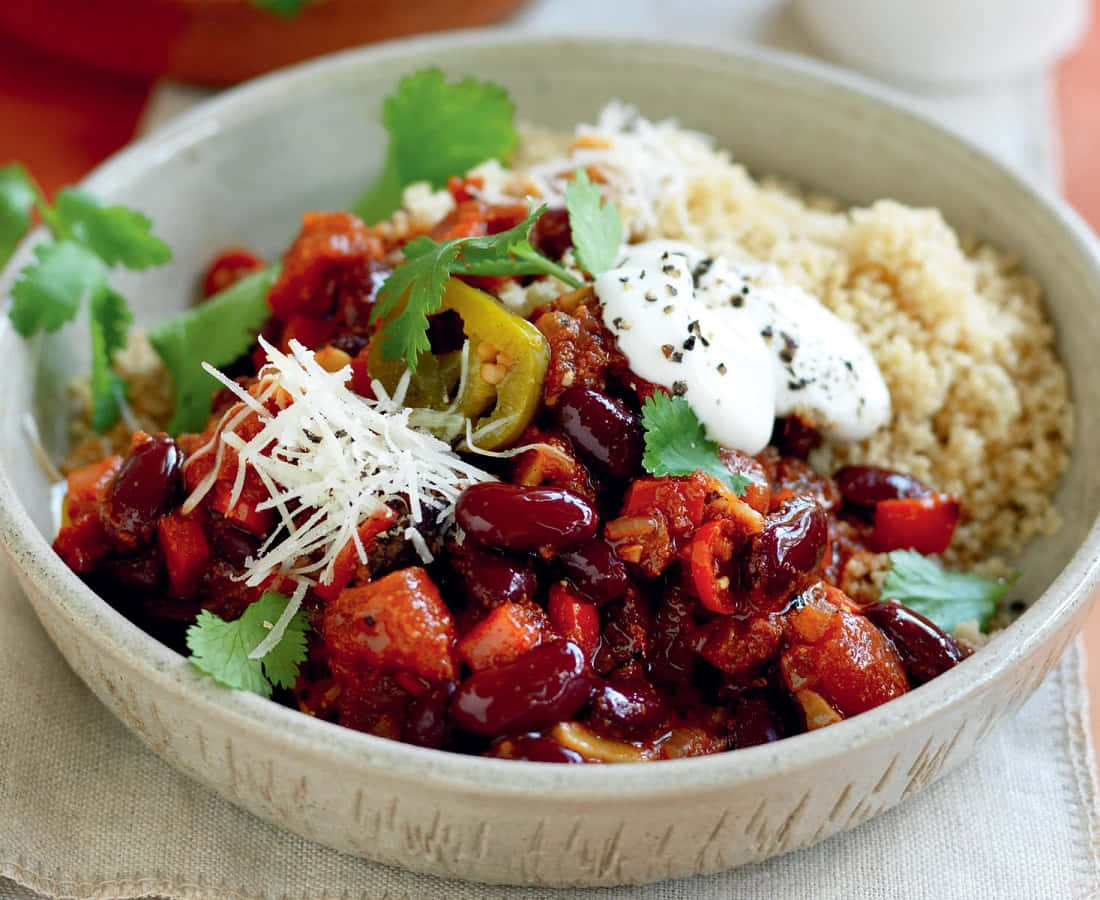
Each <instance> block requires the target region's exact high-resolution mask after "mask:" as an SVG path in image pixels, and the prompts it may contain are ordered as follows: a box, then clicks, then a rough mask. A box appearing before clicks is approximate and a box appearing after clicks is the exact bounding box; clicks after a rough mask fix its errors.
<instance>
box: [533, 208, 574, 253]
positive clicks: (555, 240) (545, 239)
mask: <svg viewBox="0 0 1100 900" xmlns="http://www.w3.org/2000/svg"><path fill="white" fill-rule="evenodd" d="M531 244H532V245H533V246H534V248H535V249H536V250H538V251H539V253H541V254H542V255H543V256H548V257H549V258H550V259H553V260H558V259H561V258H562V254H564V253H565V251H566V250H568V249H569V248H570V247H572V246H573V232H572V230H571V229H570V227H569V213H568V211H566V210H565V209H564V208H562V209H548V210H546V212H544V213H543V214H542V215H541V216H539V217H538V218H537V219H535V224H534V225H532V226H531Z"/></svg>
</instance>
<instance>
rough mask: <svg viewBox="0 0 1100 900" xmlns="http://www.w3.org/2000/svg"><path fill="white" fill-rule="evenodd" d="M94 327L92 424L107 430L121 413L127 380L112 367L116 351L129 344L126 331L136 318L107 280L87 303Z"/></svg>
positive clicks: (124, 300)
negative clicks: (108, 285)
mask: <svg viewBox="0 0 1100 900" xmlns="http://www.w3.org/2000/svg"><path fill="white" fill-rule="evenodd" d="M88 312H89V320H90V323H91V329H92V378H91V381H92V427H93V428H94V429H95V430H96V431H101V432H102V431H106V430H107V429H108V428H109V427H110V426H111V425H113V424H114V423H115V422H116V421H117V420H118V417H119V415H120V414H121V412H122V402H123V399H124V398H125V394H126V382H125V381H123V380H122V379H121V378H120V377H119V376H118V375H117V374H116V373H115V371H114V369H113V368H112V361H113V359H114V355H115V353H116V352H118V351H119V350H121V349H122V348H123V347H125V346H126V331H127V329H128V328H129V327H130V323H131V322H132V321H133V319H134V317H133V316H132V315H131V314H130V309H129V307H128V306H127V305H126V298H124V297H123V296H121V295H120V294H117V293H115V291H113V290H111V289H110V288H109V287H107V285H106V283H104V284H102V285H100V287H99V289H98V290H97V291H96V292H95V293H93V294H92V296H91V299H90V301H89V306H88Z"/></svg>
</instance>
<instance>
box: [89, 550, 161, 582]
mask: <svg viewBox="0 0 1100 900" xmlns="http://www.w3.org/2000/svg"><path fill="white" fill-rule="evenodd" d="M99 571H100V574H102V575H104V576H106V577H107V578H109V579H110V580H111V581H113V582H115V583H117V584H123V585H126V587H130V588H134V589H135V590H144V591H152V590H155V589H156V588H158V587H162V586H163V585H164V574H165V572H164V563H163V562H162V561H161V557H160V554H159V553H157V548H156V547H153V548H151V549H149V550H147V551H145V552H143V553H140V554H138V555H137V556H111V557H108V558H107V559H105V560H104V561H103V563H102V565H101V566H100V570H99Z"/></svg>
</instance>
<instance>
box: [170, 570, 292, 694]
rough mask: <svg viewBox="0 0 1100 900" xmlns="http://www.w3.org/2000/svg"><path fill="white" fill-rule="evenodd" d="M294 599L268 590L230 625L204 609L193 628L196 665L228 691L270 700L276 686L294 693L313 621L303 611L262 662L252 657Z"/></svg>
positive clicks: (189, 633)
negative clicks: (233, 690) (307, 636)
mask: <svg viewBox="0 0 1100 900" xmlns="http://www.w3.org/2000/svg"><path fill="white" fill-rule="evenodd" d="M289 602H290V600H289V598H288V597H286V596H284V595H283V594H277V593H275V592H274V591H266V592H265V593H264V595H263V596H262V597H260V599H259V600H256V601H255V602H253V603H252V604H251V605H250V606H249V607H248V608H247V609H246V610H245V611H244V613H242V614H241V617H240V618H239V619H235V620H234V621H232V622H227V621H225V619H220V618H218V617H217V616H216V615H214V614H213V613H212V612H209V611H208V610H203V611H202V612H201V613H199V616H198V618H197V619H196V620H195V624H194V625H192V626H191V627H190V628H188V629H187V647H188V649H189V650H190V651H191V656H190V659H191V663H192V665H194V666H195V668H197V669H199V671H202V672H205V673H206V674H207V675H210V676H212V677H213V678H214V680H215V681H217V682H219V683H220V684H224V685H225V686H226V687H231V688H237V689H238V690H242V691H252V693H254V694H259V695H260V696H261V697H270V696H271V691H272V689H273V688H274V687H283V688H292V687H294V682H295V681H297V679H298V667H299V665H301V663H302V662H304V661H305V658H306V632H308V631H309V622H308V621H307V620H306V617H305V614H304V613H303V612H302V611H301V610H299V611H298V612H296V613H295V614H294V615H293V617H292V618H291V620H290V622H289V624H288V625H287V627H286V631H285V632H284V633H283V636H282V638H281V639H280V640H279V643H277V644H276V645H275V646H274V647H272V648H271V650H269V651H268V653H267V654H266V655H265V656H264V657H262V658H261V659H251V658H249V654H250V653H251V652H252V651H253V650H255V649H256V647H257V646H258V645H259V643H260V641H262V640H263V639H264V638H265V637H267V635H268V632H270V630H271V628H272V626H273V625H274V623H275V622H277V621H278V619H279V617H280V616H281V615H282V614H283V612H284V611H285V610H286V606H287V604H288V603H289Z"/></svg>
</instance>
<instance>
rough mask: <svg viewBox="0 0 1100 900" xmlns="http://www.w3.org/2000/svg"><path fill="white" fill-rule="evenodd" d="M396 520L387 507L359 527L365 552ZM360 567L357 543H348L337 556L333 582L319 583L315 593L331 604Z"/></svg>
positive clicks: (314, 588)
mask: <svg viewBox="0 0 1100 900" xmlns="http://www.w3.org/2000/svg"><path fill="white" fill-rule="evenodd" d="M394 518H395V516H394V514H393V511H392V510H391V509H390V508H389V507H386V509H385V511H384V512H379V513H377V514H376V515H373V516H371V517H370V518H369V519H367V520H366V521H365V522H364V523H363V524H362V525H360V526H359V542H360V543H361V544H362V545H363V549H364V550H366V549H369V548H370V546H371V544H373V543H374V539H375V538H376V537H378V535H380V534H381V533H382V532H383V531H385V530H386V529H387V528H389V527H390V526H391V525H392V524H393V521H394ZM358 566H359V550H358V549H357V548H356V546H355V541H348V542H347V544H345V545H344V548H343V549H342V550H341V551H340V552H339V554H337V556H336V562H335V563H334V564H333V578H332V582H331V583H330V584H324V583H323V582H318V583H317V584H315V585H314V586H313V593H314V594H316V595H317V596H318V597H320V598H321V599H322V600H324V601H325V602H326V603H329V602H331V601H332V600H334V599H336V596H337V595H338V594H339V593H340V591H342V590H343V589H344V588H346V587H347V586H348V584H349V583H350V581H351V579H352V578H353V577H354V576H355V570H356V568H357V567H358Z"/></svg>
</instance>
